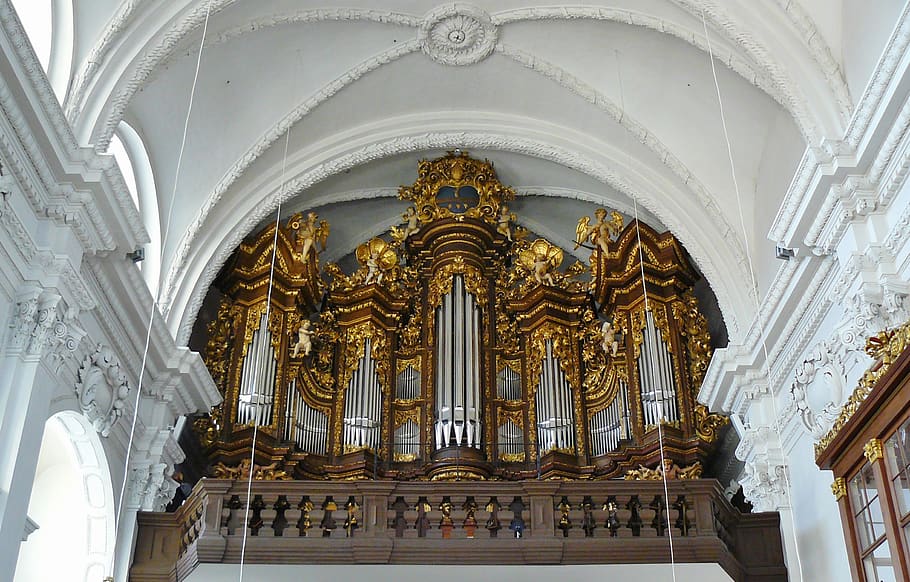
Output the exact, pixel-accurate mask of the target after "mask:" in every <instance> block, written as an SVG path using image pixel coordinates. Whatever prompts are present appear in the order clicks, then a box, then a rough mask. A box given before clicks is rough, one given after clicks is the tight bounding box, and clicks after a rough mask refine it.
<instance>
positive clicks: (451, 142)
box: [163, 114, 754, 343]
mask: <svg viewBox="0 0 910 582" xmlns="http://www.w3.org/2000/svg"><path fill="white" fill-rule="evenodd" d="M509 121H510V120H509V119H506V118H500V119H498V121H496V122H495V123H494V122H493V120H489V119H488V120H486V122H485V123H484V125H483V128H476V127H473V126H471V125H470V123H468V124H465V122H464V120H453V119H440V116H438V115H436V114H432V115H430V116H429V117H428V116H423V115H412V116H408V118H407V119H396V120H392V121H391V122H389V123H387V124H371V125H370V126H369V127H363V128H360V131H358V132H357V134H356V135H352V134H350V133H346V134H345V135H341V136H335V138H334V139H335V140H338V141H333V142H332V143H317V144H313V147H312V150H310V149H309V148H308V150H307V151H304V152H299V153H298V155H296V156H295V159H289V160H288V166H287V176H290V177H292V178H290V179H289V180H288V181H287V183H286V184H285V187H284V188H282V187H281V185H280V184H278V177H279V176H280V175H281V173H280V172H279V171H277V170H275V169H274V168H270V169H269V168H266V169H261V170H260V171H257V172H256V174H257V176H259V177H260V179H257V180H254V181H253V182H252V183H250V184H248V185H246V187H245V188H244V190H243V191H242V192H233V193H232V194H233V195H232V196H231V197H230V200H223V201H222V202H221V204H219V205H218V206H217V207H216V212H214V213H213V215H212V216H211V217H210V219H209V221H207V225H206V226H207V228H205V229H201V228H200V229H198V230H197V232H196V234H195V235H194V236H193V237H191V238H192V240H193V245H192V248H193V249H194V252H193V254H192V255H191V254H190V253H189V248H185V249H182V250H181V249H178V250H177V253H178V256H177V257H175V259H174V260H175V261H178V260H180V261H181V264H182V267H180V268H178V269H177V270H176V271H175V270H172V271H171V275H172V277H170V278H169V281H168V284H169V288H168V289H166V291H167V294H166V296H167V297H168V298H169V301H168V302H167V303H166V304H163V307H164V308H165V309H167V312H166V317H167V319H168V323H169V325H170V326H171V328H172V330H173V331H174V332H175V333H176V335H177V341H178V342H179V343H185V342H186V341H187V340H188V338H189V334H190V331H191V329H192V324H193V321H194V319H195V315H196V312H197V311H198V309H199V307H200V305H201V302H202V299H203V297H204V296H205V291H206V289H207V288H208V286H209V284H210V283H211V282H212V280H213V279H214V276H215V274H216V273H217V272H218V270H219V269H220V267H221V265H222V264H223V263H224V261H225V260H227V257H228V256H229V255H230V253H231V252H232V251H233V249H234V248H235V247H236V246H237V245H238V244H239V243H240V241H241V240H242V239H243V238H244V237H245V236H246V235H247V234H248V233H249V232H251V231H252V229H253V228H254V227H255V226H256V225H257V224H259V223H260V222H261V221H262V220H263V219H264V218H265V217H266V216H267V215H268V214H270V213H273V212H274V210H275V207H276V206H277V203H278V197H279V195H281V196H282V197H283V199H285V200H286V199H288V198H290V197H292V196H295V195H298V194H299V193H300V192H303V191H305V190H306V189H307V188H309V187H311V186H313V185H314V184H316V183H318V182H320V181H322V180H324V179H326V178H328V177H330V176H332V175H335V174H338V173H340V172H344V171H345V170H347V169H350V168H353V167H356V166H358V165H360V164H362V163H366V162H368V161H372V160H376V159H380V158H383V157H386V156H392V155H396V154H399V153H407V152H415V153H416V152H422V151H433V150H439V149H450V148H454V147H462V148H467V149H479V150H488V151H489V150H501V151H508V152H513V153H520V154H525V155H529V156H533V157H538V158H541V159H546V160H549V161H554V162H557V163H559V164H561V165H564V166H566V167H568V168H570V169H573V170H576V171H579V172H581V173H583V174H586V175H588V176H590V177H592V178H594V179H596V180H598V181H600V182H602V183H604V184H607V185H610V186H612V187H614V188H616V189H617V190H619V191H620V192H623V193H625V194H626V195H628V196H630V197H632V196H634V197H635V198H636V199H637V200H638V202H639V203H640V204H641V205H642V206H643V207H644V208H645V209H647V210H648V211H649V212H650V213H651V214H652V215H653V216H654V217H655V218H657V220H658V221H660V222H661V223H662V224H664V225H666V227H667V228H669V229H670V230H671V231H672V232H673V233H674V234H675V235H676V236H677V237H678V238H679V239H680V241H682V243H683V244H684V245H685V246H686V249H687V250H688V251H689V252H690V254H691V255H692V257H693V259H694V260H695V262H696V264H697V265H698V267H699V270H701V272H702V273H704V275H705V277H706V278H707V279H708V281H709V282H710V283H711V286H712V288H713V289H714V290H715V292H716V293H717V297H718V302H719V304H720V306H721V311H722V313H723V315H724V319H725V322H726V325H727V327H728V329H729V330H730V334H731V337H736V336H737V335H738V333H739V332H740V325H739V323H738V322H740V323H741V322H745V321H749V320H750V319H751V317H752V316H753V314H754V302H753V300H752V299H751V295H750V294H749V292H748V290H746V289H743V288H742V286H741V285H737V283H736V282H737V280H747V278H748V272H747V271H745V265H747V262H746V261H745V259H744V255H743V253H742V249H741V247H740V245H738V244H737V242H739V243H741V241H739V239H738V235H736V234H735V232H734V231H732V230H731V229H729V227H728V225H727V226H726V228H725V225H723V224H721V223H720V222H719V221H717V220H715V219H714V217H712V216H709V215H707V213H703V212H700V210H703V209H704V207H703V206H700V204H699V203H698V202H697V199H696V198H695V194H694V193H693V192H692V191H691V189H689V188H687V187H686V185H685V184H680V183H679V182H677V181H671V180H670V179H669V178H668V177H667V176H665V175H657V174H654V173H652V172H644V171H641V169H642V168H641V167H640V164H639V165H635V164H636V162H635V161H634V160H628V161H626V160H627V158H626V156H625V155H623V153H622V152H620V151H618V150H616V149H615V148H613V147H611V146H610V145H609V144H606V143H603V142H601V141H599V140H596V139H594V138H591V137H590V136H583V135H577V134H571V133H566V132H559V131H555V130H554V128H553V127H548V126H547V125H546V124H544V123H542V122H541V123H536V124H532V125H529V123H528V120H527V119H524V118H523V119H521V120H511V121H515V122H517V124H514V123H508V122H509ZM563 129H565V128H563ZM630 164H631V165H630ZM314 202H315V201H314ZM199 226H201V225H199ZM718 240H724V241H728V244H725V245H718V244H717V241H718ZM734 273H736V275H734Z"/></svg>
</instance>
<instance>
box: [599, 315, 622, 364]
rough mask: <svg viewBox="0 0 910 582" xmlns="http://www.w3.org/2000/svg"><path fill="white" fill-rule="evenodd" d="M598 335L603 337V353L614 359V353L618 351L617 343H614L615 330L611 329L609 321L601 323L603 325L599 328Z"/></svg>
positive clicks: (611, 324)
mask: <svg viewBox="0 0 910 582" xmlns="http://www.w3.org/2000/svg"><path fill="white" fill-rule="evenodd" d="M600 333H601V335H603V344H602V345H603V349H604V352H606V353H608V354H610V355H611V356H614V357H615V356H616V352H617V351H618V350H619V342H618V341H616V330H615V329H613V323H611V322H609V321H605V322H603V325H602V326H601V327H600Z"/></svg>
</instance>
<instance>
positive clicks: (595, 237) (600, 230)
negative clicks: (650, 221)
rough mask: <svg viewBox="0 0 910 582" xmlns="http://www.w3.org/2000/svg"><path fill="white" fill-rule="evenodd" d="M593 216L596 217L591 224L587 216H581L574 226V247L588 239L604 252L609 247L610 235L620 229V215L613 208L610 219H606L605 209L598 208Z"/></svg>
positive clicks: (617, 232)
mask: <svg viewBox="0 0 910 582" xmlns="http://www.w3.org/2000/svg"><path fill="white" fill-rule="evenodd" d="M594 218H595V219H596V222H595V223H594V224H591V219H590V217H588V216H583V217H582V218H581V220H579V221H578V226H577V227H576V228H575V248H576V249H577V248H578V247H580V246H581V245H582V244H584V243H585V241H587V240H590V241H591V244H593V245H594V246H595V247H596V248H599V249H600V250H601V252H604V253H606V252H607V251H608V250H609V247H610V240H611V237H613V236H614V235H617V234H619V231H620V230H622V222H623V221H622V215H621V214H620V213H618V212H616V211H615V210H614V211H613V212H611V213H610V220H607V211H606V209H604V208H598V209H597V210H595V211H594Z"/></svg>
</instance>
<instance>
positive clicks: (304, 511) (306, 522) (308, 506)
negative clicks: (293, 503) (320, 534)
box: [297, 495, 313, 538]
mask: <svg viewBox="0 0 910 582" xmlns="http://www.w3.org/2000/svg"><path fill="white" fill-rule="evenodd" d="M297 509H299V510H300V519H298V520H297V535H298V536H300V537H302V538H305V537H306V536H307V530H309V529H310V528H311V527H313V522H312V521H311V520H310V512H311V511H313V502H312V501H310V496H309V495H304V496H303V498H302V499H301V500H300V503H298V504H297Z"/></svg>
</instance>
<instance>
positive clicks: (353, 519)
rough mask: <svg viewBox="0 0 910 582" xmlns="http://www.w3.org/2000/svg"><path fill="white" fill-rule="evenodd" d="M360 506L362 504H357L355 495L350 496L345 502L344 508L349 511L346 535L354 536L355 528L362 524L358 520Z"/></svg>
mask: <svg viewBox="0 0 910 582" xmlns="http://www.w3.org/2000/svg"><path fill="white" fill-rule="evenodd" d="M359 507H360V506H359V505H357V502H356V501H355V500H354V496H353V495H351V496H350V497H348V500H347V502H346V503H345V504H344V508H345V509H346V510H347V512H348V516H347V518H346V519H345V520H344V531H345V537H349V538H352V537H354V530H355V529H357V528H359V527H360V524H359V523H358V522H357V509H358V508H359Z"/></svg>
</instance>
